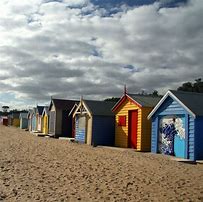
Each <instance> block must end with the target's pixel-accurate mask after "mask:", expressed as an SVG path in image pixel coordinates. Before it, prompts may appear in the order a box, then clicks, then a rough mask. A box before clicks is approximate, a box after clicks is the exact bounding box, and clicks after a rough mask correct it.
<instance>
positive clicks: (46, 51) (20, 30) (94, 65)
mask: <svg viewBox="0 0 203 202" xmlns="http://www.w3.org/2000/svg"><path fill="white" fill-rule="evenodd" d="M202 19H203V0H188V1H186V0H159V1H154V0H20V1H19V0H1V1H0V107H1V105H5V104H6V105H9V106H10V107H11V108H26V107H28V106H32V105H35V104H44V103H49V101H50V97H51V96H53V97H55V98H57V97H58V98H68V99H79V98H80V96H81V95H83V96H84V97H85V98H87V99H103V98H107V97H112V96H121V94H122V92H123V85H124V84H126V85H127V88H128V91H129V92H131V93H137V92H141V91H142V90H145V91H146V92H152V91H153V90H155V89H156V90H158V91H159V92H160V93H165V92H166V91H167V90H168V89H177V87H178V86H180V85H181V84H182V83H183V82H186V81H192V82H193V81H194V79H196V78H200V77H203V21H202Z"/></svg>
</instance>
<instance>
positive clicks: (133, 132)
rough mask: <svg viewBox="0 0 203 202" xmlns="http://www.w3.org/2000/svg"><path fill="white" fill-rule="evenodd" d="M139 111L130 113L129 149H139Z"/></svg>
mask: <svg viewBox="0 0 203 202" xmlns="http://www.w3.org/2000/svg"><path fill="white" fill-rule="evenodd" d="M137 122H138V110H132V111H129V123H128V124H129V126H128V127H129V128H128V131H129V132H128V147H130V148H133V149H136V148H137Z"/></svg>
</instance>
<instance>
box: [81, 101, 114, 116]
mask: <svg viewBox="0 0 203 202" xmlns="http://www.w3.org/2000/svg"><path fill="white" fill-rule="evenodd" d="M83 101H84V103H85V105H86V106H87V107H88V109H89V111H90V113H91V114H92V115H100V116H114V114H113V113H112V111H111V109H112V107H113V106H114V105H115V102H108V101H96V100H83Z"/></svg>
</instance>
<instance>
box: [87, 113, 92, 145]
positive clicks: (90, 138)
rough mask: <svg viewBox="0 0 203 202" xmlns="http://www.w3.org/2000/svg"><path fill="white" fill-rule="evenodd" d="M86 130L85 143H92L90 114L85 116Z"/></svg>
mask: <svg viewBox="0 0 203 202" xmlns="http://www.w3.org/2000/svg"><path fill="white" fill-rule="evenodd" d="M86 122H87V123H86V130H87V131H86V132H87V144H88V145H91V144H92V116H91V117H89V116H88V115H87V116H86Z"/></svg>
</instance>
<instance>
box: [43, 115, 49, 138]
mask: <svg viewBox="0 0 203 202" xmlns="http://www.w3.org/2000/svg"><path fill="white" fill-rule="evenodd" d="M42 124H43V130H42V132H43V133H44V134H48V116H47V115H44V116H43V117H42Z"/></svg>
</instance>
